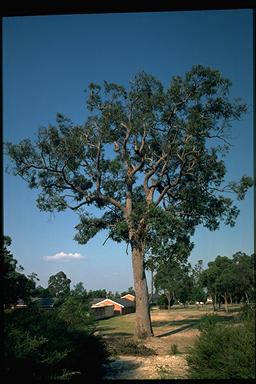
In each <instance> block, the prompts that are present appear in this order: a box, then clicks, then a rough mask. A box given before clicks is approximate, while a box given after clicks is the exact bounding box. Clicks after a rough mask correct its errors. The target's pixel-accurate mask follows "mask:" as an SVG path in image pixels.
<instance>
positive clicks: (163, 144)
mask: <svg viewBox="0 0 256 384" xmlns="http://www.w3.org/2000/svg"><path fill="white" fill-rule="evenodd" d="M230 86H231V82H230V81H229V80H228V79H225V78H224V77H222V75H221V73H220V72H219V71H218V70H216V69H211V68H209V67H204V66H202V65H195V66H193V67H192V68H191V70H190V71H188V72H187V73H185V74H184V76H183V77H181V76H173V77H172V78H171V81H170V83H169V86H168V87H167V88H166V89H165V88H164V86H163V85H162V84H161V82H160V81H159V80H158V79H156V78H155V77H154V76H152V75H150V74H147V73H145V72H140V73H138V74H137V75H135V76H134V78H133V79H132V80H131V81H130V84H129V87H127V89H125V88H124V87H123V86H122V85H118V84H113V83H109V82H107V81H104V82H103V84H102V85H98V84H93V83H92V84H90V85H89V89H88V91H89V92H88V98H87V107H88V109H89V111H90V112H91V113H90V115H89V117H88V119H87V121H86V122H85V124H83V125H76V124H74V123H73V122H72V121H71V120H70V119H68V118H67V117H65V116H63V115H62V114H60V113H57V115H56V122H55V125H51V124H50V125H49V126H48V127H47V128H46V127H41V128H40V129H39V132H38V139H37V141H36V142H35V143H32V142H31V141H30V140H28V139H24V140H22V141H21V142H20V143H19V144H12V143H6V145H5V149H6V153H7V155H8V156H9V159H10V160H11V162H12V166H11V170H12V171H13V172H14V173H15V174H17V175H19V176H20V177H22V178H23V179H24V180H25V181H26V182H27V183H28V185H29V187H30V188H37V189H38V190H39V191H40V194H39V196H38V199H37V204H38V207H39V209H41V210H44V211H54V210H57V211H61V210H65V209H67V208H70V209H72V210H79V215H80V218H81V221H80V223H79V224H78V225H77V227H76V229H77V234H76V236H75V238H76V240H77V241H79V242H80V243H86V242H87V241H88V240H89V239H90V238H92V237H93V236H95V235H96V234H97V233H98V232H99V231H101V230H102V229H108V230H109V233H110V237H111V238H113V239H114V240H115V241H121V240H124V241H126V242H128V241H129V236H128V230H129V229H131V228H135V229H138V226H139V223H141V219H143V220H144V221H145V222H147V231H146V232H147V233H144V237H145V238H147V245H148V247H151V246H152V245H153V244H154V243H155V241H156V233H159V237H158V238H159V239H161V238H162V240H163V239H172V240H173V243H175V242H176V238H177V237H178V236H179V237H180V236H181V237H183V236H184V234H187V235H191V234H193V231H194V229H195V227H196V226H197V225H199V224H203V225H205V226H206V227H207V228H209V229H210V230H215V229H217V228H218V227H219V223H220V221H221V220H223V221H224V222H225V223H226V224H228V225H234V223H235V219H236V217H237V215H238V209H237V208H236V207H235V206H234V205H233V202H232V200H231V199H230V198H227V197H223V196H221V194H222V192H225V190H226V189H225V188H223V187H222V183H223V182H224V179H225V173H226V169H225V164H224V162H223V156H224V155H223V154H224V153H227V152H228V149H229V144H227V143H226V130H227V129H228V128H229V124H230V121H232V120H234V119H239V118H240V117H241V116H242V115H243V114H244V113H245V112H246V106H245V104H243V103H242V102H240V101H239V100H234V101H233V100H231V99H229V98H228V92H229V88H230ZM223 143H224V144H223ZM250 186H252V180H251V178H250V177H248V176H245V175H244V176H243V177H242V178H241V181H240V182H239V183H236V182H232V183H231V184H230V186H229V190H232V191H234V192H235V193H236V194H237V196H238V198H239V199H242V198H244V196H245V193H246V190H247V189H248V188H249V187H250ZM127 190H129V191H130V193H131V195H130V197H131V198H132V202H133V204H132V207H133V209H132V212H130V214H129V215H127V214H126V213H125V208H126V200H127V196H128V195H127ZM91 204H93V205H95V206H96V207H97V208H99V209H100V210H102V209H104V212H103V215H102V216H101V217H99V216H97V217H89V216H88V212H86V207H87V206H88V205H91ZM152 207H153V208H152ZM167 229H168V230H167ZM167 232H168V234H167ZM166 241H167V240H166Z"/></svg>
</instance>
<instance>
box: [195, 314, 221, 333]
mask: <svg viewBox="0 0 256 384" xmlns="http://www.w3.org/2000/svg"><path fill="white" fill-rule="evenodd" d="M218 321H219V317H218V316H216V315H213V314H210V315H205V316H202V317H201V319H200V322H199V325H198V329H199V330H200V331H201V332H208V331H209V329H212V328H213V327H215V325H216V324H217V322H218Z"/></svg>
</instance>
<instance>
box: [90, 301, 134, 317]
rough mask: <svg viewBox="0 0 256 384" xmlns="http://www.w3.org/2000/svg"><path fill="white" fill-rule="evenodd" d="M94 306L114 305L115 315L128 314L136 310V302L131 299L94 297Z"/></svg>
mask: <svg viewBox="0 0 256 384" xmlns="http://www.w3.org/2000/svg"><path fill="white" fill-rule="evenodd" d="M92 305H93V307H94V308H95V307H101V306H109V305H113V306H114V314H115V315H126V314H127V313H132V312H135V303H134V302H133V301H131V300H127V299H122V298H121V299H120V298H114V299H100V298H98V299H94V300H93V301H92Z"/></svg>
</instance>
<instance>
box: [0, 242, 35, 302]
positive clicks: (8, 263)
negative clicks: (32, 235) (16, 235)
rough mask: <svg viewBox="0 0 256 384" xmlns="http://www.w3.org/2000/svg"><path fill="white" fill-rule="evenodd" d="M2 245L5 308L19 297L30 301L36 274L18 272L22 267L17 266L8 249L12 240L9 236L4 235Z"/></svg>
mask: <svg viewBox="0 0 256 384" xmlns="http://www.w3.org/2000/svg"><path fill="white" fill-rule="evenodd" d="M3 240H4V244H3V245H4V246H3V275H2V277H3V280H2V281H3V303H4V305H5V307H6V308H8V307H10V306H12V305H15V304H17V302H18V300H19V299H21V300H23V301H24V302H25V303H28V302H29V301H30V298H31V296H32V295H33V292H34V289H35V281H34V280H35V278H36V274H35V273H32V274H31V275H28V276H26V275H25V274H23V273H21V272H19V271H23V267H21V266H19V267H18V266H17V260H15V259H14V257H13V255H12V253H11V252H10V250H9V249H8V247H10V245H11V243H12V240H11V238H10V237H9V236H4V239H3Z"/></svg>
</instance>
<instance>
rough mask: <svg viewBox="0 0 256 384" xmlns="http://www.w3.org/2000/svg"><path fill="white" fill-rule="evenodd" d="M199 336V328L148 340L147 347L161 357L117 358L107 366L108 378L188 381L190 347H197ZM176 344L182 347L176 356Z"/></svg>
mask: <svg viewBox="0 0 256 384" xmlns="http://www.w3.org/2000/svg"><path fill="white" fill-rule="evenodd" d="M198 333H199V332H198V331H197V330H196V329H193V328H192V329H191V328H186V329H184V330H181V331H180V332H177V333H174V334H171V335H168V336H163V337H161V338H160V337H154V338H152V339H148V340H147V341H145V342H144V345H145V346H147V347H149V348H151V349H153V350H154V351H155V352H156V353H157V355H153V356H145V357H144V356H117V357H116V358H115V359H114V358H113V359H112V360H111V362H110V363H109V364H108V365H107V366H106V367H107V371H106V376H105V379H112V380H118V379H137V380H138V379H185V378H186V375H187V369H188V366H187V361H186V351H187V346H188V345H192V344H193V342H194V340H195V339H196V336H197V335H198ZM173 344H176V346H177V348H178V354H176V355H171V346H172V345H173Z"/></svg>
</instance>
